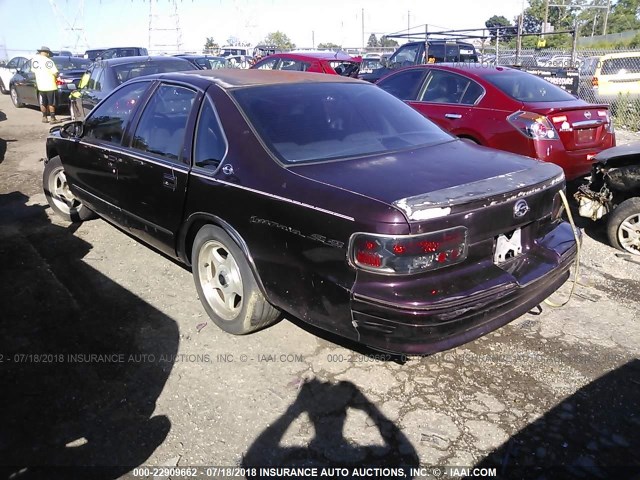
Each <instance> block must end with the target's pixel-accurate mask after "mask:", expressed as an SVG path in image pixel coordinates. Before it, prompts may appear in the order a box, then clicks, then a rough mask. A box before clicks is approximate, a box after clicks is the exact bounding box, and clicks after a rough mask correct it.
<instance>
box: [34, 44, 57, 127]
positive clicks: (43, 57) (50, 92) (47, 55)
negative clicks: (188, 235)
mask: <svg viewBox="0 0 640 480" xmlns="http://www.w3.org/2000/svg"><path fill="white" fill-rule="evenodd" d="M52 56H53V53H52V52H51V50H49V47H41V48H40V49H38V54H37V55H36V56H34V57H33V58H32V59H31V71H33V73H34V74H35V76H36V87H37V89H38V98H39V100H40V111H41V112H42V123H47V122H49V118H47V116H49V117H50V118H51V123H57V122H58V120H57V119H56V104H55V95H56V92H57V91H58V85H57V84H56V78H57V77H58V69H57V68H56V64H55V63H54V62H53V60H51V57H52Z"/></svg>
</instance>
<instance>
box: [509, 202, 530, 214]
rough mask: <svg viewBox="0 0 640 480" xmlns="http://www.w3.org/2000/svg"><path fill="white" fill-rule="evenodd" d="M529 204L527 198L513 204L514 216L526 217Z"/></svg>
mask: <svg viewBox="0 0 640 480" xmlns="http://www.w3.org/2000/svg"><path fill="white" fill-rule="evenodd" d="M529 210H530V209H529V204H528V203H527V201H526V200H518V201H517V202H516V204H515V205H514V206H513V216H514V217H515V218H521V217H524V216H525V215H526V214H527V213H528V212H529Z"/></svg>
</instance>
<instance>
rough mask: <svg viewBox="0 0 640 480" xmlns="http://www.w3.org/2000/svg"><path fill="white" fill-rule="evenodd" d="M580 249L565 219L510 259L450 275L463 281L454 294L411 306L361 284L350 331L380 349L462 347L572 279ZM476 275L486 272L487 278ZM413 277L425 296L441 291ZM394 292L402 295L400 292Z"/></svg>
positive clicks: (413, 352) (431, 350)
mask: <svg viewBox="0 0 640 480" xmlns="http://www.w3.org/2000/svg"><path fill="white" fill-rule="evenodd" d="M576 253H577V248H576V243H575V239H574V237H573V233H572V231H571V227H570V226H569V225H568V224H566V223H563V224H561V225H559V226H558V227H557V228H555V229H554V230H553V231H551V232H550V233H549V234H547V235H546V236H545V237H544V238H543V239H541V241H540V242H539V243H538V246H537V247H536V248H533V249H531V250H529V251H528V252H526V253H524V254H522V255H521V256H519V257H517V258H516V259H514V260H513V261H512V262H509V263H508V264H505V265H501V266H496V265H494V264H493V263H492V262H490V261H489V262H481V263H478V264H476V265H474V266H473V267H470V268H468V269H467V270H466V271H465V270H464V269H461V273H459V274H458V275H457V276H456V275H451V276H449V277H447V278H448V281H449V282H452V283H451V284H452V285H455V284H458V285H462V287H461V289H460V290H459V292H458V294H457V295H456V296H453V297H446V298H440V299H437V300H434V301H433V302H430V303H429V302H428V301H427V302H420V305H419V306H418V305H413V306H410V305H407V304H406V302H404V301H402V302H398V303H394V302H392V301H390V298H389V297H388V296H387V297H386V298H385V299H384V300H383V301H381V300H380V298H377V299H376V298H372V296H371V295H370V293H371V292H372V289H371V288H368V289H365V290H367V295H362V294H359V293H358V289H357V288H356V289H355V290H354V294H353V298H352V302H351V314H352V320H353V321H352V324H353V328H354V330H355V332H354V331H352V332H350V335H348V336H350V337H352V338H354V339H355V340H357V341H359V342H361V343H364V344H366V345H368V346H370V347H372V348H375V349H377V350H383V351H388V352H394V353H403V354H410V355H424V354H430V353H435V352H439V351H442V350H447V349H450V348H453V347H456V346H458V345H461V344H463V343H466V342H469V341H471V340H474V339H476V338H478V337H481V336H483V335H485V334H487V333H489V332H491V331H493V330H496V329H497V328H500V327H501V326H503V325H505V324H507V323H509V322H511V321H512V320H515V319H516V318H518V317H519V316H521V315H523V314H524V313H526V312H528V311H530V310H531V309H532V308H534V307H536V306H537V305H539V304H540V303H541V302H542V301H543V300H544V299H545V298H547V297H548V296H549V295H551V294H552V293H553V292H555V291H556V290H557V289H558V288H559V287H560V286H561V285H562V284H563V283H564V282H565V281H566V280H567V278H568V276H569V269H570V267H571V266H572V264H573V261H574V260H575V257H576ZM479 272H483V274H482V275H479ZM474 278H475V279H478V278H483V282H482V284H480V285H478V282H477V280H473V279H474ZM412 283H413V285H412V286H411V289H412V290H415V289H416V288H417V289H419V290H421V291H422V292H423V297H427V296H429V295H432V294H436V295H437V292H438V288H440V285H436V284H434V282H433V280H431V279H430V278H428V277H425V278H422V279H420V280H416V281H414V282H412ZM416 283H418V285H416ZM381 285H382V284H381ZM374 288H375V287H374ZM388 291H389V287H388V286H387V292H388ZM393 294H394V296H396V297H402V295H401V294H398V292H394V293H393ZM415 303H417V302H415ZM354 334H355V335H354Z"/></svg>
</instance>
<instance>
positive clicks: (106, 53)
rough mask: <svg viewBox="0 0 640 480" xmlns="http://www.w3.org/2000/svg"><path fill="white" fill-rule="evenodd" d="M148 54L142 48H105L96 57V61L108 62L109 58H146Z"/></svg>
mask: <svg viewBox="0 0 640 480" xmlns="http://www.w3.org/2000/svg"><path fill="white" fill-rule="evenodd" d="M147 55H149V52H148V51H147V49H146V48H143V47H116V48H107V49H106V50H103V51H102V53H100V54H99V55H97V56H96V60H108V59H110V58H122V57H146V56H147Z"/></svg>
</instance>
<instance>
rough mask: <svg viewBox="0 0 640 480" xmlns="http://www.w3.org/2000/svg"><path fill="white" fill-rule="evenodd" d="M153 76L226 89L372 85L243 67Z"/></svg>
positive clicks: (330, 77) (320, 76) (299, 73)
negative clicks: (307, 84) (303, 84)
mask: <svg viewBox="0 0 640 480" xmlns="http://www.w3.org/2000/svg"><path fill="white" fill-rule="evenodd" d="M152 77H155V78H161V79H167V80H177V81H184V80H185V77H191V78H193V79H194V80H196V79H197V80H200V81H204V82H207V81H208V82H211V83H215V84H216V85H218V86H219V87H221V88H223V89H225V90H230V89H234V88H241V87H255V86H261V85H279V84H296V83H298V84H299V83H360V84H363V85H371V84H370V83H369V82H365V81H362V80H356V79H354V78H349V77H343V76H340V75H316V74H311V73H308V72H294V71H283V70H260V69H242V68H221V69H218V70H194V71H192V72H169V73H159V74H156V75H150V76H149V77H147V78H152Z"/></svg>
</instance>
